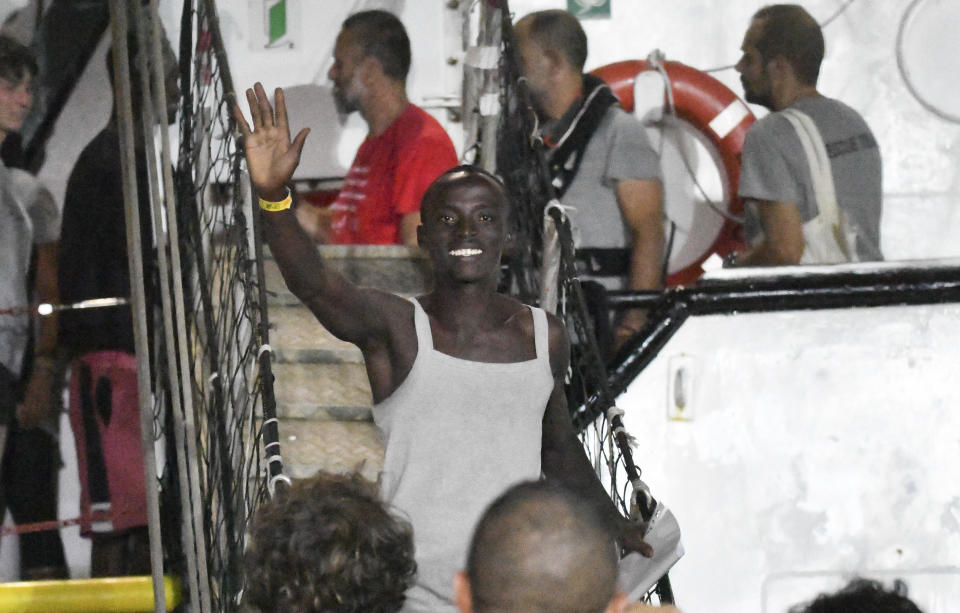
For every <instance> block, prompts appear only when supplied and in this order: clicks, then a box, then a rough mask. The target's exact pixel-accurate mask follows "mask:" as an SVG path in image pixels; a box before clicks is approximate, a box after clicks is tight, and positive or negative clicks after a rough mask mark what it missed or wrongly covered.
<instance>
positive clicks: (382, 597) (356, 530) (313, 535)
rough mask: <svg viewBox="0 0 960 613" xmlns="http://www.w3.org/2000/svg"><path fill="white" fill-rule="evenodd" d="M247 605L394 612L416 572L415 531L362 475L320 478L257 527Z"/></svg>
mask: <svg viewBox="0 0 960 613" xmlns="http://www.w3.org/2000/svg"><path fill="white" fill-rule="evenodd" d="M244 568H245V575H246V587H245V590H244V592H245V599H246V601H247V602H248V603H249V604H250V605H252V606H254V607H257V608H258V609H260V611H262V612H263V613H295V612H296V613H306V612H314V611H315V612H320V611H323V612H325V613H353V612H361V611H363V612H367V613H391V612H393V611H398V610H400V607H401V606H402V605H403V601H404V592H405V591H406V589H407V588H408V587H409V586H410V585H411V584H412V582H413V578H414V576H415V574H416V569H417V567H416V563H415V562H414V560H413V531H412V529H411V527H410V525H409V524H408V523H406V522H403V521H401V520H399V519H397V518H396V517H393V516H392V515H391V514H390V513H389V511H387V509H386V508H385V507H384V505H383V503H382V502H381V501H380V500H379V498H378V497H377V495H376V491H375V488H374V486H373V484H371V483H370V482H369V481H366V480H365V479H363V478H362V477H360V476H359V475H332V474H328V473H318V474H317V475H316V476H314V477H312V478H310V479H305V480H303V481H298V482H296V483H295V484H294V485H293V486H291V487H290V488H289V489H288V490H287V491H286V492H283V493H280V492H278V494H277V496H276V497H275V498H274V499H273V500H270V501H268V502H266V503H265V504H264V505H263V506H261V507H260V509H259V510H258V511H257V513H256V516H255V517H254V518H253V521H252V522H251V525H250V538H249V545H248V548H247V551H246V552H245V554H244Z"/></svg>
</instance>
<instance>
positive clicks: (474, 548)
mask: <svg viewBox="0 0 960 613" xmlns="http://www.w3.org/2000/svg"><path fill="white" fill-rule="evenodd" d="M618 561H619V554H618V551H617V546H616V540H615V538H614V534H613V531H612V530H611V527H610V526H609V525H608V523H607V522H606V521H604V519H603V518H602V517H601V516H600V515H599V514H598V513H597V512H596V510H595V509H594V508H593V507H592V506H590V505H589V504H587V503H586V502H585V501H583V500H580V499H579V498H577V497H576V496H574V495H573V494H572V493H570V492H569V491H567V490H566V489H564V488H562V487H560V486H559V485H556V484H553V483H551V482H547V481H531V482H524V483H520V484H518V485H516V486H513V487H511V488H510V489H508V490H507V491H506V492H505V493H503V494H502V495H501V496H500V497H499V498H497V499H496V500H495V501H494V502H493V503H492V504H491V505H490V506H489V507H488V508H487V510H486V511H485V512H484V514H483V516H482V517H481V518H480V521H479V523H478V524H477V527H476V529H475V530H474V534H473V540H472V541H471V543H470V549H469V552H468V556H467V567H466V571H465V572H461V573H458V574H457V576H456V578H455V593H456V599H457V605H458V606H459V607H460V610H461V611H463V612H464V613H470V612H475V613H493V612H497V613H505V612H510V613H533V612H541V611H542V612H544V613H546V612H548V611H549V612H551V613H603V612H614V611H620V610H622V608H623V606H624V604H625V600H626V597H625V595H624V594H623V593H622V592H619V591H618V590H617V565H618Z"/></svg>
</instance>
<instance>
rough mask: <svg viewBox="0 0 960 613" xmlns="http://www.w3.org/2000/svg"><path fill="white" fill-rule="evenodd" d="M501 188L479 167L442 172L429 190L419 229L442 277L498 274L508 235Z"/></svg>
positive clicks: (422, 243) (478, 278)
mask: <svg viewBox="0 0 960 613" xmlns="http://www.w3.org/2000/svg"><path fill="white" fill-rule="evenodd" d="M506 214H507V200H506V195H505V193H504V191H503V188H502V187H501V186H500V185H499V184H498V183H497V182H496V181H495V180H493V179H492V178H490V177H488V176H486V175H484V174H482V173H479V172H477V171H475V170H469V169H457V170H454V171H449V172H447V173H445V174H444V175H442V176H441V177H440V178H439V179H437V181H435V182H434V184H433V185H432V186H431V187H430V188H429V189H428V190H427V193H426V194H425V195H424V197H423V204H422V207H421V211H420V218H421V220H422V225H421V226H420V227H419V228H418V229H417V236H418V237H419V239H420V246H421V247H423V248H424V249H426V250H427V252H428V253H429V254H430V259H431V260H433V264H434V272H435V274H436V277H437V279H438V280H440V279H443V278H449V279H452V280H455V281H458V282H476V281H483V280H493V281H494V282H495V281H496V279H497V276H498V274H499V271H500V254H501V253H502V251H503V244H504V240H505V235H506Z"/></svg>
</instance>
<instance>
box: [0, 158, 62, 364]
mask: <svg viewBox="0 0 960 613" xmlns="http://www.w3.org/2000/svg"><path fill="white" fill-rule="evenodd" d="M59 236H60V209H59V208H58V207H57V205H56V202H54V200H53V196H51V195H50V192H48V191H47V190H46V189H44V188H43V187H42V186H41V185H40V183H39V182H38V181H37V179H36V178H35V177H34V176H33V175H31V174H29V173H27V172H26V171H24V170H20V169H17V168H7V167H6V166H4V165H3V164H0V363H2V364H3V365H4V366H5V367H6V368H7V369H8V370H9V371H10V372H12V373H13V374H14V376H19V375H20V371H21V368H22V366H23V352H24V350H25V349H26V346H27V338H28V336H27V335H28V334H29V330H30V316H29V315H27V314H26V313H19V314H16V315H11V314H7V313H5V312H3V311H4V310H6V309H19V308H23V307H27V306H29V303H28V299H27V272H28V271H29V268H30V254H31V251H32V249H33V245H34V244H38V243H49V242H52V241H55V240H57V238H58V237H59Z"/></svg>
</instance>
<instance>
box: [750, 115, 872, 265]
mask: <svg viewBox="0 0 960 613" xmlns="http://www.w3.org/2000/svg"><path fill="white" fill-rule="evenodd" d="M791 107H792V108H795V109H797V110H799V111H802V112H803V113H806V114H807V115H809V116H810V118H811V119H812V120H813V122H814V123H815V124H816V126H817V129H818V130H819V131H820V135H821V137H822V138H823V142H824V144H825V145H826V149H827V154H828V155H829V156H830V169H831V171H832V172H833V182H834V187H835V190H836V194H837V206H838V207H839V208H840V210H841V211H844V212H845V213H846V214H847V216H848V217H849V219H850V221H851V223H853V225H854V226H855V227H856V232H857V255H858V256H859V259H860V260H861V261H871V260H882V259H883V254H882V253H881V251H880V213H881V202H882V186H881V164H880V150H879V148H878V147H877V142H876V140H875V139H874V137H873V133H872V132H871V131H870V128H869V127H868V126H867V123H866V122H865V121H864V120H863V117H861V116H860V114H859V113H857V112H856V111H855V110H853V109H852V108H850V107H849V106H847V105H846V104H844V103H842V102H840V101H838V100H833V99H831V98H825V97H823V96H818V97H812V98H804V99H802V100H799V101H797V102H795V103H794V104H793V105H791ZM738 192H739V195H740V196H741V197H743V198H750V199H755V200H771V201H775V202H791V203H794V204H796V206H797V209H798V210H799V211H800V217H801V219H802V220H803V222H804V223H806V222H808V221H810V220H811V219H813V218H814V217H816V215H817V214H818V213H819V210H818V209H817V203H816V198H815V197H814V193H813V183H812V180H811V178H810V169H809V166H808V163H807V157H806V155H805V154H804V152H803V146H802V145H801V144H800V139H799V137H797V134H796V132H795V131H794V129H793V127H792V126H791V125H790V122H789V121H788V120H787V119H786V118H785V117H783V116H782V115H781V114H780V113H771V114H769V115H767V116H766V117H764V118H763V119H761V120H760V121H758V122H757V123H755V124H754V125H753V126H751V127H750V130H749V131H748V132H747V136H746V139H745V140H744V143H743V166H742V168H741V171H740V187H739V190H738ZM744 231H745V233H746V237H747V240H748V241H751V242H753V241H755V240H756V238H757V237H758V236H759V235H760V232H761V228H760V222H759V220H758V218H757V214H756V211H755V210H753V208H752V207H748V208H747V211H746V221H745V223H744Z"/></svg>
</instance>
